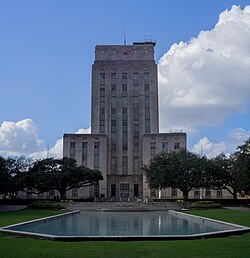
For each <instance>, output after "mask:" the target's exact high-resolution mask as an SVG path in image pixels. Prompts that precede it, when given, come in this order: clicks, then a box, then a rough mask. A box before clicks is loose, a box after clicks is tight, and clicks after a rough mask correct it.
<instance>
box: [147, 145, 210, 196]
mask: <svg viewBox="0 0 250 258" xmlns="http://www.w3.org/2000/svg"><path fill="white" fill-rule="evenodd" d="M204 162H206V159H205V158H204V157H200V156H199V155H197V154H194V153H192V152H189V151H187V150H185V149H182V150H180V151H178V152H171V153H160V154H158V155H156V157H155V158H154V159H153V160H152V161H151V162H150V164H149V165H144V167H143V171H144V172H145V175H146V178H147V182H148V185H149V187H150V188H154V189H158V188H159V189H165V188H167V187H172V188H178V189H180V190H181V191H182V193H183V196H184V199H187V198H188V193H189V192H190V191H191V189H192V188H198V187H201V185H202V184H203V177H204V167H205V166H204Z"/></svg>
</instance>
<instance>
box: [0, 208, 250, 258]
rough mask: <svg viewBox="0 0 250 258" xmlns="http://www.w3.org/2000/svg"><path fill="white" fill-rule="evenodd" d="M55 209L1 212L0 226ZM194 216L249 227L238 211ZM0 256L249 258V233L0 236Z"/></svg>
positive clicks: (247, 219) (247, 217) (246, 215)
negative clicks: (161, 237)
mask: <svg viewBox="0 0 250 258" xmlns="http://www.w3.org/2000/svg"><path fill="white" fill-rule="evenodd" d="M58 213H59V212H56V211H37V210H23V211H13V212H2V213H0V226H4V225H8V224H12V223H18V222H20V221H25V220H30V219H35V218H38V217H44V216H50V215H53V214H58ZM188 213H191V214H195V215H202V216H207V217H210V218H215V219H221V220H225V221H229V222H232V223H238V224H242V225H245V226H250V213H249V212H240V211H229V210H224V209H218V210H202V211H201V210H197V211H188ZM0 257H3V258H8V257H15V258H22V257H25V258H30V257H31V258H36V257H41V258H46V257H47V258H51V257H58V258H64V257H70V258H74V257H87V258H88V257H104V258H110V257H113V258H119V257H129V258H131V257H138V258H143V257H150V258H153V257H156V258H160V257H164V258H165V257H192V258H194V257H234V258H235V257H241V258H242V257H250V233H248V234H244V235H243V236H242V237H240V238H238V237H237V238H216V239H203V240H182V241H180V240H179V241H139V242H136V241H131V242H111V241H108V242H94V241H93V242H76V243H64V242H55V241H48V240H35V239H21V238H9V237H6V236H5V235H3V234H1V235H0Z"/></svg>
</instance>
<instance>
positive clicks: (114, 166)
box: [111, 156, 116, 175]
mask: <svg viewBox="0 0 250 258" xmlns="http://www.w3.org/2000/svg"><path fill="white" fill-rule="evenodd" d="M111 174H112V175H115V174H116V157H115V156H113V157H111Z"/></svg>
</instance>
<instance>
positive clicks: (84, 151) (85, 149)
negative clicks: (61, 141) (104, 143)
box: [70, 142, 100, 169]
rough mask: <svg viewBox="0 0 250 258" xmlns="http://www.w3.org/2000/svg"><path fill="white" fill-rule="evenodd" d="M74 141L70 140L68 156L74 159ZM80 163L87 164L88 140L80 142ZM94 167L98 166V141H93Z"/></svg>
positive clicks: (97, 167)
mask: <svg viewBox="0 0 250 258" xmlns="http://www.w3.org/2000/svg"><path fill="white" fill-rule="evenodd" d="M75 155H76V142H70V158H72V159H75V158H76V157H75ZM82 165H83V166H85V167H87V166H88V142H82ZM93 165H94V166H93V167H94V169H99V168H100V143H99V142H94V164H93Z"/></svg>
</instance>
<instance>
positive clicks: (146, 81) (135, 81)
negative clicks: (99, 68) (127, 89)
mask: <svg viewBox="0 0 250 258" xmlns="http://www.w3.org/2000/svg"><path fill="white" fill-rule="evenodd" d="M117 79H118V78H117V74H116V73H111V84H116V82H117ZM105 80H106V74H105V73H100V84H105ZM127 80H128V74H127V73H122V84H127ZM138 83H139V74H138V73H133V84H138ZM144 84H149V72H144Z"/></svg>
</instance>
